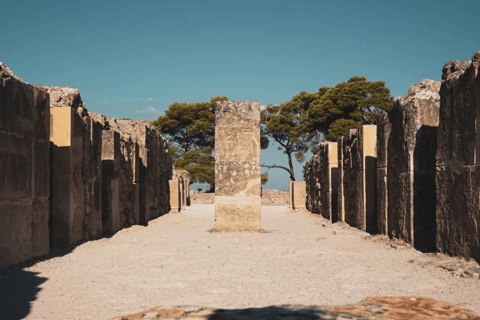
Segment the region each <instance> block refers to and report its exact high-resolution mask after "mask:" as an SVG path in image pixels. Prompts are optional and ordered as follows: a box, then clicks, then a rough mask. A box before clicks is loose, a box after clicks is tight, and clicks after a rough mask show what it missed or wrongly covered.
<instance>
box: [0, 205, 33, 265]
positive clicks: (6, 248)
mask: <svg viewBox="0 0 480 320" xmlns="http://www.w3.org/2000/svg"><path fill="white" fill-rule="evenodd" d="M32 217H33V207H32V203H20V202H17V203H11V204H6V203H2V204H0V270H2V269H6V268H8V267H11V266H13V265H15V264H17V263H20V262H24V261H28V260H30V259H32V257H33V252H32Z"/></svg>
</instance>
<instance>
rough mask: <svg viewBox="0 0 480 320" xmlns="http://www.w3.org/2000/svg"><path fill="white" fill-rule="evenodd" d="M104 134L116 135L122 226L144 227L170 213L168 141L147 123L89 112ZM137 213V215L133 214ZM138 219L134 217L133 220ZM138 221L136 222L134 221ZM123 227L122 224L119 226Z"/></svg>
mask: <svg viewBox="0 0 480 320" xmlns="http://www.w3.org/2000/svg"><path fill="white" fill-rule="evenodd" d="M90 116H91V117H92V118H94V119H95V120H97V121H99V122H100V123H101V124H102V125H103V127H104V128H105V131H112V132H118V134H119V149H118V150H117V151H116V154H117V156H116V157H118V159H119V160H115V163H116V166H117V168H119V169H117V171H118V173H116V177H118V178H117V179H119V180H120V182H119V184H120V191H119V193H120V194H121V195H122V197H121V200H120V201H122V203H121V204H120V208H122V209H120V210H121V212H122V215H121V221H123V222H124V224H127V225H128V224H131V221H133V223H140V224H146V223H147V222H148V221H149V220H151V219H153V218H156V217H159V216H161V215H163V214H165V213H167V212H169V211H170V201H165V199H170V187H169V182H168V181H169V180H170V179H171V178H172V159H171V156H170V154H169V153H168V141H167V140H166V139H165V138H164V137H162V135H161V134H160V132H158V131H157V130H156V129H155V128H153V127H152V126H151V125H150V123H149V122H148V121H140V122H137V121H131V120H117V119H115V118H111V117H106V116H104V115H99V114H94V113H90ZM137 203H138V205H137ZM137 212H138V213H137ZM137 217H138V218H137ZM137 221H138V222H137ZM121 225H122V226H123V224H122V223H121Z"/></svg>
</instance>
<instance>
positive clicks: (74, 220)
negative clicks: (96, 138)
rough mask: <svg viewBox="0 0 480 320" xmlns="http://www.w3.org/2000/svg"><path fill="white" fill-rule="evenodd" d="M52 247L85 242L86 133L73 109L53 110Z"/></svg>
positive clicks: (58, 108)
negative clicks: (83, 175)
mask: <svg viewBox="0 0 480 320" xmlns="http://www.w3.org/2000/svg"><path fill="white" fill-rule="evenodd" d="M50 112H51V136H50V140H51V141H52V143H53V146H52V147H53V150H52V173H53V175H52V231H51V233H52V246H53V247H59V248H66V247H69V246H71V245H72V244H75V243H77V242H79V241H81V240H82V239H83V234H82V231H83V230H82V228H83V218H84V216H85V212H84V188H83V180H82V163H83V161H82V159H83V145H82V142H83V132H82V131H81V130H78V125H79V124H78V122H77V123H76V121H75V120H76V119H75V117H76V115H75V111H74V110H73V109H72V108H71V107H69V106H68V107H55V108H51V110H50Z"/></svg>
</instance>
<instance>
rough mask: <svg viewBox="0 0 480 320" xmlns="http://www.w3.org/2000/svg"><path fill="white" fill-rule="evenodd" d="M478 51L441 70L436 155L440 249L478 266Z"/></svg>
mask: <svg viewBox="0 0 480 320" xmlns="http://www.w3.org/2000/svg"><path fill="white" fill-rule="evenodd" d="M479 64H480V51H478V52H476V53H475V54H474V56H473V58H472V62H470V61H464V62H460V61H458V60H456V61H451V62H449V63H447V64H445V66H444V67H443V70H442V71H443V73H442V85H441V88H440V125H439V128H438V147H437V154H436V163H437V169H436V202H437V203H436V218H437V220H436V224H437V236H436V245H437V249H438V250H439V251H440V252H445V253H448V254H450V255H460V256H463V257H466V258H469V257H472V258H475V259H476V260H477V261H479V262H480V227H479V226H480V193H479V184H480V166H479V164H480V157H479V156H480V129H479V128H478V123H479V122H480V76H479V75H478V73H479V72H478V68H479Z"/></svg>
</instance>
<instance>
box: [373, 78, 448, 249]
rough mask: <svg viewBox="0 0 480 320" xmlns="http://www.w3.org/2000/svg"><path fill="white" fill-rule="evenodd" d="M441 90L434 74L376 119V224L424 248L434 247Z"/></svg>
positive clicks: (390, 233)
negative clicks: (377, 121) (434, 78)
mask: <svg viewBox="0 0 480 320" xmlns="http://www.w3.org/2000/svg"><path fill="white" fill-rule="evenodd" d="M439 90H440V83H439V82H437V81H433V80H422V81H421V82H420V83H419V84H414V85H412V86H411V87H410V90H409V91H408V93H407V94H406V95H405V96H403V97H401V98H400V99H398V100H397V101H396V103H395V106H394V107H393V109H392V110H391V111H390V112H389V113H388V116H386V117H383V118H382V119H381V120H380V121H379V124H378V136H379V137H380V139H379V140H378V147H377V150H378V155H379V156H378V158H379V165H378V168H379V169H377V170H379V172H378V174H379V180H378V181H379V184H378V193H379V195H380V196H379V198H378V217H379V219H378V229H379V230H380V231H383V232H384V233H385V234H387V233H388V234H389V235H390V236H391V237H393V238H399V239H402V240H405V241H406V242H407V243H410V244H412V245H414V244H415V246H416V247H418V248H421V249H424V250H434V249H435V229H436V227H435V152H436V148H437V131H438V111H439V106H440V95H439ZM381 178H383V180H382V179H381ZM380 181H386V183H383V184H382V183H381V182H380ZM385 188H386V189H385ZM382 210H383V211H382Z"/></svg>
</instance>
